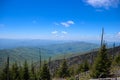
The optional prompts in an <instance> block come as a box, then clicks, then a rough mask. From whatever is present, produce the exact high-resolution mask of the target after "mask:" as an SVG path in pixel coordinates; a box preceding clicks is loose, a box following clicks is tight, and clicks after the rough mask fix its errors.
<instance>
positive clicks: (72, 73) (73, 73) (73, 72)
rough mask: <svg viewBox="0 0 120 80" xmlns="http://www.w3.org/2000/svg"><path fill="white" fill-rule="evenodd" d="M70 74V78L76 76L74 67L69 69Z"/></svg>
mask: <svg viewBox="0 0 120 80" xmlns="http://www.w3.org/2000/svg"><path fill="white" fill-rule="evenodd" d="M69 74H70V76H74V75H75V70H74V67H71V68H69Z"/></svg>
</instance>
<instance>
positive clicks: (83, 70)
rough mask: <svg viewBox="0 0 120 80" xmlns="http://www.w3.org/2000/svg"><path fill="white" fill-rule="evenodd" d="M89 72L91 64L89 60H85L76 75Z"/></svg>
mask: <svg viewBox="0 0 120 80" xmlns="http://www.w3.org/2000/svg"><path fill="white" fill-rule="evenodd" d="M88 70H89V63H88V61H87V60H85V61H84V62H83V63H82V64H80V65H79V67H78V69H77V71H76V73H77V74H79V73H81V72H86V71H88Z"/></svg>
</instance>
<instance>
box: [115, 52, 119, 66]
mask: <svg viewBox="0 0 120 80" xmlns="http://www.w3.org/2000/svg"><path fill="white" fill-rule="evenodd" d="M114 65H115V66H119V67H120V54H118V55H117V56H115V59H114Z"/></svg>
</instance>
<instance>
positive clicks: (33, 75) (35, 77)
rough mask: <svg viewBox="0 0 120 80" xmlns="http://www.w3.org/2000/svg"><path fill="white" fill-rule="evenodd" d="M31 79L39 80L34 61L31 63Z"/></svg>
mask: <svg viewBox="0 0 120 80" xmlns="http://www.w3.org/2000/svg"><path fill="white" fill-rule="evenodd" d="M31 80H37V76H36V72H35V67H34V65H33V61H32V63H31Z"/></svg>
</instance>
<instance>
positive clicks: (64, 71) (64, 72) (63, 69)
mask: <svg viewBox="0 0 120 80" xmlns="http://www.w3.org/2000/svg"><path fill="white" fill-rule="evenodd" d="M69 76H70V74H69V69H68V65H67V62H66V60H65V59H64V61H63V62H62V64H61V65H60V68H59V70H58V77H61V78H65V77H69Z"/></svg>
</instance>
